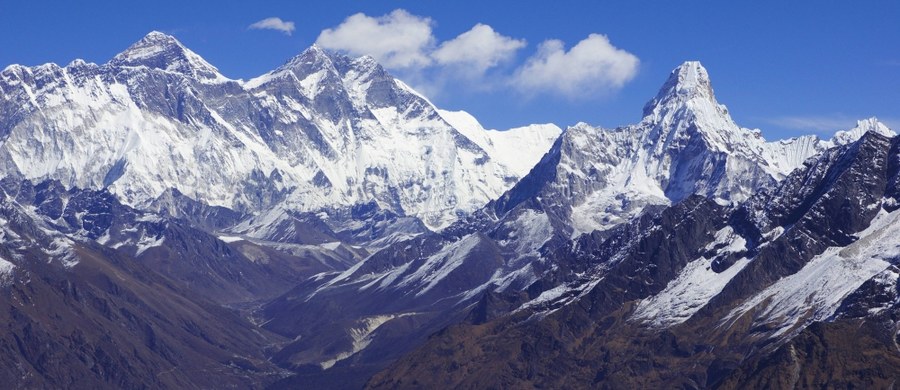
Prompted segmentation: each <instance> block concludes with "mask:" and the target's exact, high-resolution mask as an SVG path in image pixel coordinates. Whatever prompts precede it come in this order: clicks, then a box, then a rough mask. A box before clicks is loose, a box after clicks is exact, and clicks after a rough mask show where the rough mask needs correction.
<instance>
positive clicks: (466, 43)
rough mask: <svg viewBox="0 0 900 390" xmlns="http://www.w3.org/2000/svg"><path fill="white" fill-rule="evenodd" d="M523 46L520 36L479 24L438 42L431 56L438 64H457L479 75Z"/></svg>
mask: <svg viewBox="0 0 900 390" xmlns="http://www.w3.org/2000/svg"><path fill="white" fill-rule="evenodd" d="M523 47H525V40H524V39H514V38H511V37H507V36H503V35H500V34H499V33H497V32H496V31H494V29H493V28H491V26H488V25H485V24H481V23H479V24H476V25H475V27H472V29H471V30H469V31H466V32H464V33H462V34H460V35H459V36H457V37H456V38H454V39H452V40H449V41H445V42H444V43H442V44H441V46H440V47H439V48H438V49H437V50H435V51H434V53H432V57H433V58H434V59H435V61H436V62H437V63H439V64H441V65H449V66H456V67H459V68H461V69H463V70H464V71H465V72H468V73H470V75H482V74H484V72H486V71H487V70H488V69H490V68H492V67H495V66H497V65H498V64H500V63H502V62H504V61H508V60H510V59H511V58H512V57H513V56H514V55H515V54H516V51H518V50H519V49H521V48H523Z"/></svg>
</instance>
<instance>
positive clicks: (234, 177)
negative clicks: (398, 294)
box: [0, 32, 552, 229]
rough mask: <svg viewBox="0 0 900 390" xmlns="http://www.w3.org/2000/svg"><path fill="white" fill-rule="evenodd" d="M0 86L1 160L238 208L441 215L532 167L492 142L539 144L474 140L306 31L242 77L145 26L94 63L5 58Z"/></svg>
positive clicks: (366, 61) (54, 175)
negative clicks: (299, 41)
mask: <svg viewBox="0 0 900 390" xmlns="http://www.w3.org/2000/svg"><path fill="white" fill-rule="evenodd" d="M0 91H2V96H3V100H0V112H2V113H9V115H4V116H3V117H2V118H0V137H2V139H3V143H2V146H0V172H3V173H4V174H16V175H21V176H24V177H25V178H29V179H34V180H43V179H48V178H49V179H57V180H60V181H61V182H62V183H63V184H64V185H67V186H79V187H84V188H109V189H110V191H112V192H113V193H115V194H116V195H117V196H119V197H120V198H121V199H122V200H123V201H125V202H126V203H128V204H131V205H139V206H147V205H150V204H152V203H153V202H154V201H155V199H156V198H157V197H159V196H160V195H161V194H163V193H164V192H165V191H166V190H169V189H177V190H178V191H179V192H181V193H182V194H184V195H186V196H188V197H190V198H192V199H195V200H199V201H201V202H203V203H206V204H209V205H216V206H224V207H228V208H232V209H235V210H239V211H243V212H248V213H260V212H266V211H268V210H270V209H271V207H272V206H273V205H275V204H278V203H285V204H286V206H285V207H287V208H290V209H295V210H299V211H310V212H318V211H321V210H330V209H335V208H345V207H350V206H353V205H357V204H367V203H370V202H375V203H376V204H377V205H378V206H379V207H381V208H383V209H386V210H391V211H392V212H395V213H397V214H399V215H409V216H415V217H418V218H420V219H421V220H423V221H424V222H425V223H426V224H427V225H428V226H429V227H431V228H434V229H437V228H440V227H442V226H445V225H447V224H449V223H451V222H453V221H455V220H456V219H457V218H458V217H459V216H460V215H463V214H465V213H468V212H471V211H473V210H475V209H477V208H479V207H481V206H483V205H484V204H485V203H487V202H488V201H489V200H491V199H493V198H496V197H497V196H499V195H500V194H501V193H502V192H503V191H505V190H506V189H508V188H509V187H510V186H512V184H514V183H515V181H516V180H517V179H518V178H519V177H520V176H521V173H518V174H517V172H523V171H527V168H530V167H525V166H524V165H523V163H522V161H521V160H519V159H516V160H513V159H508V158H507V159H504V158H503V157H504V153H502V152H495V151H494V150H507V149H510V148H516V147H519V148H521V149H520V150H527V151H528V153H534V154H535V156H534V157H533V161H536V159H538V158H540V156H541V155H543V153H544V152H545V151H546V149H547V148H549V144H548V143H547V142H546V141H545V139H546V138H548V137H549V135H548V134H544V133H543V132H541V129H535V130H534V131H536V132H540V133H541V134H540V135H537V136H531V135H528V134H526V133H527V132H528V131H525V130H522V131H518V132H514V133H515V134H516V135H517V136H516V137H511V136H507V137H505V138H504V137H496V138H497V139H496V140H495V141H494V143H493V144H492V145H494V146H495V148H494V149H492V151H490V152H489V151H487V150H485V149H482V148H481V147H480V146H479V145H478V144H477V143H476V142H474V141H473V140H470V139H469V137H468V136H464V135H462V134H461V133H460V131H459V130H458V129H456V128H454V127H453V126H452V125H451V124H449V123H448V122H447V121H446V120H445V119H444V118H442V117H441V115H439V114H438V111H437V108H436V107H434V105H432V104H431V103H430V102H429V101H428V100H427V99H425V98H423V97H422V96H421V95H420V94H418V93H417V92H415V91H413V90H412V89H411V88H409V87H408V86H407V85H405V84H403V83H402V82H400V81H399V80H396V79H394V78H393V77H392V76H391V75H389V74H388V73H387V72H386V71H385V70H384V69H383V68H382V67H381V66H380V65H378V64H377V63H376V62H375V61H374V60H373V59H372V58H371V57H361V58H356V59H353V58H348V57H344V56H342V55H338V54H335V53H331V52H327V51H325V50H322V49H321V48H319V47H317V46H313V47H311V48H309V49H307V50H306V51H304V52H303V53H301V54H300V55H298V56H296V57H294V58H292V59H291V60H289V61H288V62H287V63H286V64H285V65H283V66H281V67H279V68H278V69H276V70H274V71H272V72H270V73H267V74H266V75H263V76H260V77H258V78H255V79H253V80H250V81H248V82H240V81H233V80H229V79H227V78H226V77H224V76H222V75H221V74H220V73H219V72H218V70H217V69H216V68H215V67H214V66H212V65H211V64H209V63H208V62H206V61H205V60H203V59H202V58H201V57H200V56H199V55H197V54H196V53H194V52H192V51H190V50H189V49H187V48H186V47H184V45H182V44H181V43H180V42H178V40H176V39H175V38H173V37H171V36H168V35H166V34H162V33H159V32H152V33H150V34H148V35H147V36H146V37H144V38H143V39H141V40H140V41H138V42H137V43H135V44H133V45H131V46H130V47H129V48H128V49H126V50H125V51H124V52H122V53H120V54H119V55H117V56H115V57H114V58H113V59H112V60H110V61H109V63H107V64H103V65H95V64H87V63H85V62H83V61H73V62H72V63H71V64H70V65H68V66H67V67H65V68H61V67H59V66H57V65H54V64H48V65H41V66H37V67H32V68H29V67H23V66H10V67H7V68H6V69H5V70H4V71H3V72H2V73H0ZM549 133H552V131H550V132H549ZM510 134H513V133H510ZM472 137H473V138H477V136H476V135H473V136H472ZM513 142H528V143H531V142H535V143H536V144H535V145H516V146H506V145H505V144H504V143H513ZM529 158H530V156H529ZM525 160H526V161H527V160H528V158H526V159H525Z"/></svg>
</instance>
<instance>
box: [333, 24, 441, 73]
mask: <svg viewBox="0 0 900 390" xmlns="http://www.w3.org/2000/svg"><path fill="white" fill-rule="evenodd" d="M431 25H432V21H431V19H429V18H425V17H419V16H416V15H412V14H410V13H409V12H406V11H404V10H402V9H398V10H394V11H393V12H391V13H390V14H387V15H385V16H381V17H377V18H374V17H371V16H367V15H365V14H362V13H358V14H355V15H352V16H350V17H348V18H347V19H345V20H344V21H343V22H342V23H341V24H340V25H338V26H337V27H335V28H330V29H326V30H324V31H322V33H321V34H319V37H318V39H316V43H317V44H318V45H319V46H322V47H324V48H328V49H333V50H340V51H345V52H347V53H349V54H352V55H356V56H361V55H371V56H372V57H374V58H375V59H376V60H378V62H380V63H381V64H382V65H384V66H386V67H388V68H401V69H402V68H413V67H425V66H428V65H430V64H431V62H432V60H431V57H429V52H430V50H431V49H432V48H433V47H434V41H435V39H434V36H433V35H432V33H431Z"/></svg>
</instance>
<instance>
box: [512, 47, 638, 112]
mask: <svg viewBox="0 0 900 390" xmlns="http://www.w3.org/2000/svg"><path fill="white" fill-rule="evenodd" d="M639 63H640V61H639V60H638V58H637V57H636V56H635V55H634V54H631V53H629V52H627V51H625V50H622V49H619V48H617V47H615V46H613V45H612V43H610V42H609V38H607V37H606V36H605V35H600V34H591V35H589V36H588V37H587V38H585V39H584V40H582V41H581V42H578V44H576V45H575V46H574V47H572V49H571V50H569V51H566V50H565V46H564V45H563V43H562V41H559V40H547V41H544V42H543V43H542V44H541V45H540V47H539V48H538V52H537V53H536V54H535V55H534V56H533V57H531V58H529V59H528V60H527V61H526V62H525V64H524V65H522V67H520V68H519V69H518V70H517V71H516V74H515V75H514V76H513V80H512V82H513V86H514V87H515V88H518V89H519V90H521V91H523V92H526V93H541V92H549V93H554V94H558V95H562V96H566V97H569V98H578V97H582V96H585V95H588V94H592V93H598V92H612V91H615V90H618V89H619V88H621V87H622V86H623V85H624V84H625V83H626V82H628V81H630V80H631V79H632V78H634V76H635V75H636V74H637V71H638V65H639Z"/></svg>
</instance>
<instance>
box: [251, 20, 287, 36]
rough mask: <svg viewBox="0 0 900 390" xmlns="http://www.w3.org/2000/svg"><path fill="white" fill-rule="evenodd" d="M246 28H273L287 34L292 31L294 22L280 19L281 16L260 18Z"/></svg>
mask: <svg viewBox="0 0 900 390" xmlns="http://www.w3.org/2000/svg"><path fill="white" fill-rule="evenodd" d="M248 28H250V29H251V30H275V31H281V32H283V33H285V34H287V35H291V33H292V32H294V22H289V21H286V20H281V18H277V17H271V18H265V19H263V20H260V21H258V22H256V23H253V24H251V25H250V26H249V27H248Z"/></svg>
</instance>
